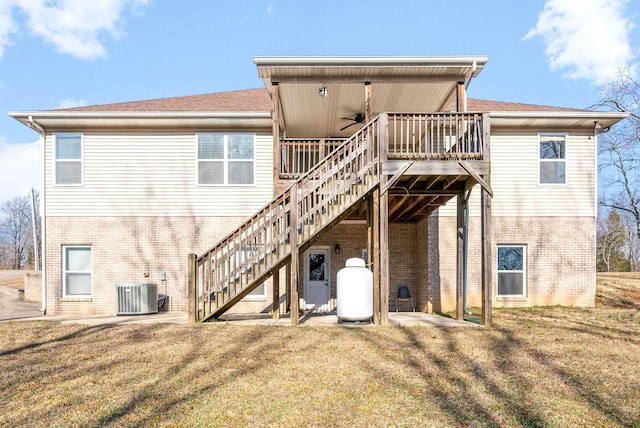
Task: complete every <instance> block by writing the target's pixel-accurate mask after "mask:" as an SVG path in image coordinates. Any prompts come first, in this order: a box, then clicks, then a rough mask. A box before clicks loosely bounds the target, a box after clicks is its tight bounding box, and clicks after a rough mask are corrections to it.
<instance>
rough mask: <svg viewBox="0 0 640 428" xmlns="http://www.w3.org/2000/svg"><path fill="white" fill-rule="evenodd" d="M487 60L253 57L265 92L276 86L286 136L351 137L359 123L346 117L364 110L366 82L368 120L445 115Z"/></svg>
mask: <svg viewBox="0 0 640 428" xmlns="http://www.w3.org/2000/svg"><path fill="white" fill-rule="evenodd" d="M486 61H487V57H486V56H462V57H256V58H254V62H255V63H256V65H257V67H258V73H259V76H260V78H261V79H262V80H263V81H264V84H265V87H266V88H267V90H268V91H269V93H270V94H271V95H273V88H274V86H275V85H277V86H278V88H279V100H280V112H281V115H280V120H281V127H282V129H283V130H285V132H286V136H287V137H288V138H336V137H337V138H340V137H348V136H350V135H352V134H353V133H354V131H356V130H357V129H358V128H359V127H360V124H353V123H354V122H353V121H351V120H350V118H355V116H356V115H357V114H364V112H365V85H366V84H370V85H371V87H370V89H371V117H375V116H376V115H377V114H378V113H381V112H411V113H413V112H415V113H420V112H439V111H443V109H445V107H446V106H447V105H449V103H450V102H452V100H454V99H455V96H456V91H457V85H458V83H464V84H465V86H467V85H468V84H469V82H470V81H471V79H472V78H474V77H476V76H477V75H478V74H479V73H480V71H482V69H483V68H484V65H485V63H486ZM321 88H325V89H324V91H326V92H324V93H323V91H321ZM351 124H353V125H351ZM349 125H351V126H349ZM345 127H346V128H345ZM343 128H344V129H343Z"/></svg>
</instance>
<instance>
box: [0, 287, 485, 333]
mask: <svg viewBox="0 0 640 428" xmlns="http://www.w3.org/2000/svg"><path fill="white" fill-rule="evenodd" d="M9 321H57V322H62V323H75V324H84V325H101V324H114V325H119V324H187V323H188V319H187V314H186V313H184V312H160V313H157V314H150V315H125V316H114V315H46V316H43V315H42V314H41V312H40V305H39V304H38V303H34V302H28V301H25V300H21V299H20V298H19V294H18V290H14V289H12V288H9V287H2V286H0V322H9ZM215 323H216V324H229V325H271V326H282V327H286V326H291V320H290V318H289V317H288V316H284V317H282V318H280V319H279V320H274V319H272V318H271V315H270V314H246V315H238V314H228V315H224V316H223V317H222V318H221V319H219V320H217V321H215ZM299 325H300V326H342V327H373V324H371V323H365V322H344V323H341V322H339V321H338V317H337V316H336V314H335V312H333V313H329V314H312V313H308V314H304V315H301V316H300V319H299ZM389 325H391V326H402V327H410V326H423V327H479V325H478V324H475V323H471V322H466V321H457V320H454V319H451V318H446V317H442V316H438V315H431V314H425V313H422V312H389Z"/></svg>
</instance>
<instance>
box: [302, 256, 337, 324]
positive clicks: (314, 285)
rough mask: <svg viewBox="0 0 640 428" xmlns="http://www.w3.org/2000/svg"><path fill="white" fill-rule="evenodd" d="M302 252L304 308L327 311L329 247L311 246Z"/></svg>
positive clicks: (328, 307)
mask: <svg viewBox="0 0 640 428" xmlns="http://www.w3.org/2000/svg"><path fill="white" fill-rule="evenodd" d="M304 254H305V255H304V301H305V304H304V308H305V309H306V310H310V311H316V312H325V311H329V310H330V304H329V299H330V297H331V287H330V286H329V278H330V277H331V275H330V272H329V266H330V264H329V254H330V252H329V249H328V248H311V249H310V250H308V251H307V252H305V253H304Z"/></svg>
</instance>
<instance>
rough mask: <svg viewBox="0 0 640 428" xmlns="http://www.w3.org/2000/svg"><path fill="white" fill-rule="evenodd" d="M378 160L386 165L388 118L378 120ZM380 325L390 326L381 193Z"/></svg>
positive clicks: (385, 210)
mask: <svg viewBox="0 0 640 428" xmlns="http://www.w3.org/2000/svg"><path fill="white" fill-rule="evenodd" d="M378 126H379V128H378V145H379V146H378V158H379V159H380V162H382V163H383V164H384V162H386V160H387V157H388V150H389V127H388V116H387V115H386V114H381V115H380V116H379V118H378ZM386 183H387V176H386V175H384V174H382V175H380V188H381V189H382V188H384V186H385V184H386ZM379 212H380V214H379V216H380V217H379V223H380V325H381V326H383V327H386V326H388V325H389V193H387V192H385V193H382V192H380V207H379Z"/></svg>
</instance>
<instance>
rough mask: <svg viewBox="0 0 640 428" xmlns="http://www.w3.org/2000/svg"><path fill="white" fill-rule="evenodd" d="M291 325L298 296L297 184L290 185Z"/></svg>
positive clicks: (296, 318) (296, 316) (294, 322)
mask: <svg viewBox="0 0 640 428" xmlns="http://www.w3.org/2000/svg"><path fill="white" fill-rule="evenodd" d="M290 216H291V221H290V225H291V232H290V234H289V235H290V242H291V285H290V288H291V325H298V316H299V311H300V298H299V296H298V275H299V272H300V249H299V248H298V184H297V183H294V185H293V186H291V210H290Z"/></svg>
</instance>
